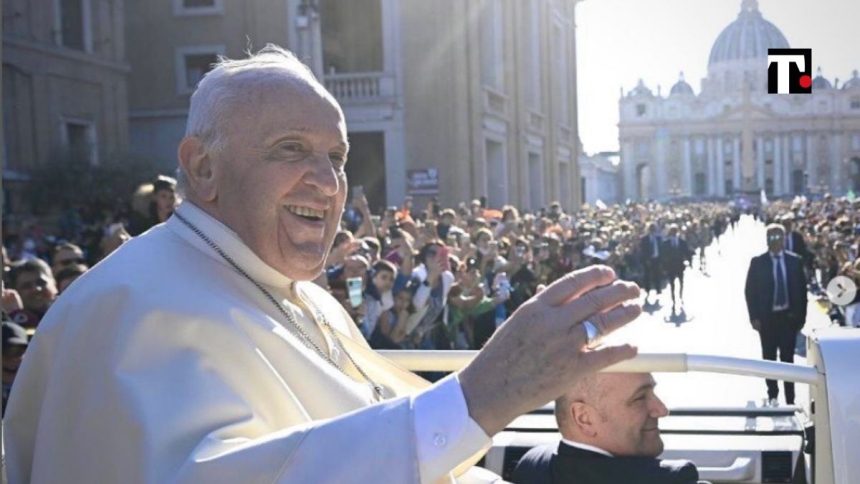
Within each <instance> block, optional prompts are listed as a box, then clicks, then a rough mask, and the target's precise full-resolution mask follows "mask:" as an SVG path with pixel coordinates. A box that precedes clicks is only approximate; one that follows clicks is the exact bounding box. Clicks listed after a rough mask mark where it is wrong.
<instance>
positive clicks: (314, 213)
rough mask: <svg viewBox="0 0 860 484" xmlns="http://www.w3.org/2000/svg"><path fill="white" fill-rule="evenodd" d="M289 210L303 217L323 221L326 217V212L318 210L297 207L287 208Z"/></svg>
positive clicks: (290, 206)
mask: <svg viewBox="0 0 860 484" xmlns="http://www.w3.org/2000/svg"><path fill="white" fill-rule="evenodd" d="M287 210H289V212H290V213H294V214H296V215H299V216H301V217H311V218H318V219H322V218H324V217H325V211H323V210H316V209H313V208H308V207H299V206H297V205H289V206H288V207H287Z"/></svg>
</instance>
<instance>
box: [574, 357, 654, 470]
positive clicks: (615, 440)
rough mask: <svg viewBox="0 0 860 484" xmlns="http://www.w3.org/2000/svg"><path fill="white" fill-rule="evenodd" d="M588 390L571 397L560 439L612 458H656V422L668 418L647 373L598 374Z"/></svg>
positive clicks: (652, 381) (651, 379) (592, 379)
mask: <svg viewBox="0 0 860 484" xmlns="http://www.w3.org/2000/svg"><path fill="white" fill-rule="evenodd" d="M589 381H590V382H592V383H591V385H590V386H591V388H590V389H588V390H587V391H579V393H580V394H579V395H577V396H573V397H571V400H570V401H569V402H570V403H568V404H566V405H569V406H568V408H567V411H568V412H569V413H568V414H567V415H566V416H565V417H564V418H561V419H559V423H560V425H559V427H560V430H561V432H562V434H563V435H565V436H566V437H568V438H573V439H574V440H577V441H580V442H583V443H586V444H590V445H594V446H596V447H599V448H601V449H603V450H605V451H607V452H609V453H611V454H612V455H615V456H638V457H657V456H658V455H660V454H661V453H662V452H663V440H662V439H661V438H660V430H659V429H658V427H657V421H658V420H659V419H660V418H661V417H665V416H666V415H668V414H669V411H668V410H667V409H666V406H665V405H664V404H663V402H662V401H661V400H660V398H658V397H657V395H656V394H655V393H654V386H655V385H656V383H655V382H654V377H652V376H651V374H649V373H601V374H598V375H596V376H595V377H593V378H590V380H589Z"/></svg>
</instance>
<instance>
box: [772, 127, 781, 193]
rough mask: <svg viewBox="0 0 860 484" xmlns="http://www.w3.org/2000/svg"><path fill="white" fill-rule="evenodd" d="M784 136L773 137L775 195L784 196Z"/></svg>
mask: <svg viewBox="0 0 860 484" xmlns="http://www.w3.org/2000/svg"><path fill="white" fill-rule="evenodd" d="M781 166H782V135H781V134H777V135H775V136H774V137H773V194H774V195H782V176H781V175H780V172H781V171H782V169H781V168H780V167H781Z"/></svg>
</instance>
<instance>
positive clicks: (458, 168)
mask: <svg viewBox="0 0 860 484" xmlns="http://www.w3.org/2000/svg"><path fill="white" fill-rule="evenodd" d="M575 3H576V2H571V1H565V0H469V1H464V0H434V1H426V0H350V1H349V2H344V1H338V0H286V1H281V2H272V1H269V0H247V1H243V2H234V1H229V0H160V1H157V2H149V1H147V2H131V3H130V4H129V5H128V7H127V8H128V10H127V12H126V14H127V15H126V17H127V22H128V24H127V29H128V58H129V62H130V64H131V66H132V76H131V77H130V79H129V106H130V117H131V120H130V132H131V134H130V137H131V148H132V150H133V151H134V152H136V153H139V154H143V155H146V156H149V157H151V158H152V159H153V160H154V161H155V162H157V163H159V164H161V165H162V166H164V168H165V169H172V168H173V167H174V166H175V163H176V162H175V153H176V146H177V144H178V142H179V140H180V139H181V137H182V134H183V131H184V125H185V119H186V116H187V110H188V99H189V94H190V92H191V91H192V90H193V87H194V85H195V84H196V82H197V81H198V80H199V79H200V76H202V75H203V74H204V73H205V72H206V70H207V69H208V66H209V65H210V64H211V63H212V62H213V61H214V60H215V58H216V56H217V55H219V54H225V55H227V56H228V57H234V58H235V57H240V56H242V55H243V51H245V50H247V49H248V48H249V47H251V48H252V49H257V48H260V47H262V46H263V45H265V44H266V43H267V42H272V43H275V44H278V45H281V46H284V47H286V48H289V49H290V50H293V51H294V52H296V54H297V55H298V56H299V57H300V58H301V59H302V60H303V61H304V62H305V63H307V64H308V65H309V66H311V68H312V70H314V72H315V73H316V74H317V76H318V77H320V78H321V79H322V81H323V82H324V84H325V85H326V87H327V88H328V89H329V90H330V91H331V92H332V93H333V94H334V95H335V97H337V99H338V100H339V101H340V102H341V104H342V106H343V108H344V111H345V114H346V118H347V125H348V129H349V133H350V144H351V147H352V149H351V153H350V162H349V163H348V165H347V172H348V175H349V178H350V183H351V184H352V185H363V186H364V187H365V192H366V193H368V197H369V198H370V201H371V204H372V205H373V206H374V207H375V208H379V207H381V206H383V205H386V204H397V203H400V201H401V200H402V199H403V197H404V196H406V195H407V194H414V195H416V197H417V198H418V201H419V203H420V201H421V199H422V198H421V197H426V198H429V197H430V196H433V195H435V196H438V197H439V198H440V199H441V200H445V201H449V202H450V203H452V204H456V202H458V201H465V200H468V199H471V198H477V197H479V196H481V195H486V196H487V197H488V198H489V201H490V204H491V205H495V206H498V205H501V204H503V203H515V204H518V205H520V206H523V207H528V208H538V207H540V206H544V205H546V204H548V203H549V202H550V201H552V200H556V199H558V200H560V201H561V202H562V204H563V205H564V206H565V207H567V208H573V207H574V206H576V205H578V203H579V200H580V186H579V179H580V176H579V170H578V167H577V159H578V154H579V152H580V147H579V142H578V136H577V115H576V113H577V104H576V48H575V22H574V10H575ZM153 26H157V29H158V35H152V30H153V28H154V27H153Z"/></svg>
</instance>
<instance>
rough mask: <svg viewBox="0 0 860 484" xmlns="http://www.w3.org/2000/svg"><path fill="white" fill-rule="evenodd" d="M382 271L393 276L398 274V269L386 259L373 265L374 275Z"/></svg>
mask: <svg viewBox="0 0 860 484" xmlns="http://www.w3.org/2000/svg"><path fill="white" fill-rule="evenodd" d="M380 271H388V272H390V273H392V274H397V267H396V266H395V265H394V264H392V263H391V262H389V261H387V260H385V259H380V260H378V261H376V262H374V263H373V273H374V274H376V273H377V272H380Z"/></svg>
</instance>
